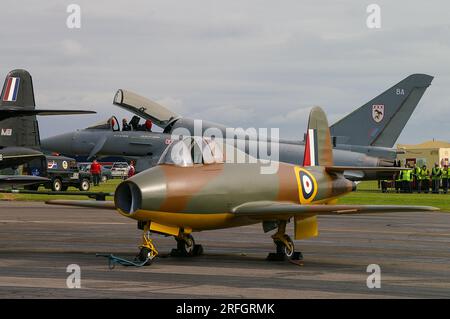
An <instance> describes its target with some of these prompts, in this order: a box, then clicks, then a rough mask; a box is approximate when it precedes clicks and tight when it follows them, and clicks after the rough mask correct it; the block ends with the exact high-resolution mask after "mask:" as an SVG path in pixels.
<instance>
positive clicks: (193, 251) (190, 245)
mask: <svg viewBox="0 0 450 319" xmlns="http://www.w3.org/2000/svg"><path fill="white" fill-rule="evenodd" d="M175 240H176V241H177V248H176V249H172V252H171V253H170V255H171V256H174V257H192V256H199V255H202V254H203V247H202V245H196V244H195V240H194V237H193V236H192V235H191V234H181V235H180V236H177V237H175Z"/></svg>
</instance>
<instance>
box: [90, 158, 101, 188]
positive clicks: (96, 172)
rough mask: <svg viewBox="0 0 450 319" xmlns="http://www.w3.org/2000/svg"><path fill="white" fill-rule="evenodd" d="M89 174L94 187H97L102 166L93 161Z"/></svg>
mask: <svg viewBox="0 0 450 319" xmlns="http://www.w3.org/2000/svg"><path fill="white" fill-rule="evenodd" d="M90 172H91V174H92V179H93V180H94V186H98V185H99V184H100V175H101V173H102V166H101V165H100V163H99V162H97V160H94V161H93V162H92V164H91V169H90Z"/></svg>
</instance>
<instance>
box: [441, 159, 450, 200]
mask: <svg viewBox="0 0 450 319" xmlns="http://www.w3.org/2000/svg"><path fill="white" fill-rule="evenodd" d="M449 182H450V170H449V168H448V165H444V168H443V169H442V191H443V193H444V194H447V192H448V186H449Z"/></svg>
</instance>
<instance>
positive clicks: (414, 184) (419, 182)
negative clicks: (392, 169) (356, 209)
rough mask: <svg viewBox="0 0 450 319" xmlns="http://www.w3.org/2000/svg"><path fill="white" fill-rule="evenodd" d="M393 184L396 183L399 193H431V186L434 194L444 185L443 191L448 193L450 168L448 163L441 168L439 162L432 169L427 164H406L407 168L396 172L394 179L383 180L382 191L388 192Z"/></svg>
mask: <svg viewBox="0 0 450 319" xmlns="http://www.w3.org/2000/svg"><path fill="white" fill-rule="evenodd" d="M396 166H397V165H396ZM398 166H400V165H398ZM392 184H394V185H395V190H396V192H397V193H400V192H402V193H412V192H413V191H417V192H418V193H421V192H424V193H429V192H430V187H431V191H432V193H433V194H439V193H440V189H441V186H442V191H443V193H444V194H447V192H448V188H449V186H450V170H449V167H448V165H447V164H446V165H444V167H442V168H441V167H439V164H438V163H435V164H434V167H433V168H432V169H431V170H430V169H428V168H427V166H426V165H423V166H422V167H420V166H417V165H414V166H410V165H409V164H406V165H405V169H404V170H401V171H400V172H399V173H398V174H396V175H395V176H394V178H393V180H392V181H389V180H384V181H381V190H382V192H383V193H386V192H387V190H388V187H389V185H392Z"/></svg>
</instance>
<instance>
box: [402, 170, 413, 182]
mask: <svg viewBox="0 0 450 319" xmlns="http://www.w3.org/2000/svg"><path fill="white" fill-rule="evenodd" d="M402 173H403V174H402V180H403V181H405V182H410V181H411V180H412V176H411V173H412V170H410V169H406V170H404V171H402Z"/></svg>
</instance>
